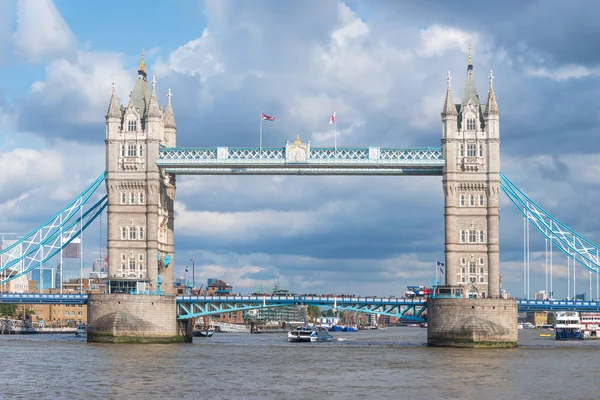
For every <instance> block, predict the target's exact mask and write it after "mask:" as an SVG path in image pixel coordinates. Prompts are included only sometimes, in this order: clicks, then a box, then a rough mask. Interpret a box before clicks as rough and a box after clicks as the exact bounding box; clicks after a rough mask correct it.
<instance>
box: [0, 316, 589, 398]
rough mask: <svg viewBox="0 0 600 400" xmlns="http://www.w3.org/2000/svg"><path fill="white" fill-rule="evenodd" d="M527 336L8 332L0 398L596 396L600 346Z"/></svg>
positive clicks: (411, 331)
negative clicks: (182, 338) (168, 340)
mask: <svg viewBox="0 0 600 400" xmlns="http://www.w3.org/2000/svg"><path fill="white" fill-rule="evenodd" d="M540 332H542V331H539V330H525V331H521V332H519V335H520V336H519V347H518V348H516V349H490V350H487V349H449V348H429V347H426V346H424V343H425V342H426V334H427V332H426V329H421V328H408V327H390V328H388V329H387V330H384V331H361V332H355V333H341V332H340V333H333V335H334V337H335V338H336V341H334V342H332V343H288V342H287V341H286V335H285V334H261V335H250V334H248V333H245V334H243V333H239V334H235V333H222V334H218V333H216V334H215V335H214V336H213V337H212V338H194V343H193V344H187V345H185V344H179V345H106V344H94V343H87V342H85V339H82V338H77V337H75V335H32V336H17V335H15V336H0V363H1V364H0V365H1V374H0V398H3V399H13V398H14V399H178V398H181V399H292V398H294V399H332V400H333V399H345V400H347V399H359V398H369V399H416V398H419V399H440V398H445V399H494V400H498V399H598V398H600V341H574V342H557V341H555V340H554V338H553V337H551V338H546V337H540V336H539V334H540Z"/></svg>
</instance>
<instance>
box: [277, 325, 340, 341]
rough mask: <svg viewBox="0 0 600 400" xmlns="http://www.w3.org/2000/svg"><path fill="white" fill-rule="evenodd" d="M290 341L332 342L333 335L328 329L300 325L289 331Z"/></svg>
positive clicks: (288, 338)
mask: <svg viewBox="0 0 600 400" xmlns="http://www.w3.org/2000/svg"><path fill="white" fill-rule="evenodd" d="M287 340H288V342H331V341H332V340H333V336H331V335H330V334H329V332H327V331H326V330H319V329H315V328H310V327H307V326H300V327H298V328H296V329H294V330H291V331H289V332H288V337H287Z"/></svg>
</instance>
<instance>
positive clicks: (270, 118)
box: [260, 113, 275, 121]
mask: <svg viewBox="0 0 600 400" xmlns="http://www.w3.org/2000/svg"><path fill="white" fill-rule="evenodd" d="M260 117H261V118H262V119H263V120H266V121H275V117H270V116H268V115H267V114H265V113H260Z"/></svg>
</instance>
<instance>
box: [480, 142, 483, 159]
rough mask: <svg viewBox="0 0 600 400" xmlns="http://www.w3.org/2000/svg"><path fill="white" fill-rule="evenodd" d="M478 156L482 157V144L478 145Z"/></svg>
mask: <svg viewBox="0 0 600 400" xmlns="http://www.w3.org/2000/svg"><path fill="white" fill-rule="evenodd" d="M479 157H483V145H482V144H480V145H479Z"/></svg>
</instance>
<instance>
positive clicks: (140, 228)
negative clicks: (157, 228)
mask: <svg viewBox="0 0 600 400" xmlns="http://www.w3.org/2000/svg"><path fill="white" fill-rule="evenodd" d="M138 230H139V239H140V240H144V228H143V227H141V226H140V227H139V228H138ZM140 257H142V255H141V254H140Z"/></svg>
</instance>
